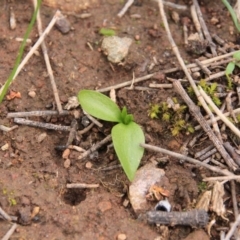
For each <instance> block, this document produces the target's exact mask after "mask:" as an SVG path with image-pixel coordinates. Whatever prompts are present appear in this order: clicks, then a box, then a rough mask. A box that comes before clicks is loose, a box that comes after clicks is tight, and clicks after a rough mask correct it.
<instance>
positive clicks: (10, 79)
mask: <svg viewBox="0 0 240 240" xmlns="http://www.w3.org/2000/svg"><path fill="white" fill-rule="evenodd" d="M41 3H42V0H38V2H37V7H36V9H35V11H34V13H33V16H32V19H31V22H30V23H29V25H28V28H27V31H26V33H25V35H24V38H23V41H22V44H21V46H20V49H19V51H18V56H17V59H16V61H15V64H14V67H13V70H12V72H11V74H10V76H9V77H8V79H7V81H6V82H5V84H4V86H3V88H2V91H1V94H0V103H1V102H2V100H3V98H4V96H5V95H6V93H7V91H8V88H9V86H10V84H11V83H12V81H13V77H14V75H15V73H16V71H17V68H18V66H19V64H20V61H21V59H22V55H23V50H24V48H25V46H26V42H27V39H28V37H29V34H30V32H31V30H32V28H33V25H34V23H35V21H36V17H37V12H38V10H39V8H40V6H41Z"/></svg>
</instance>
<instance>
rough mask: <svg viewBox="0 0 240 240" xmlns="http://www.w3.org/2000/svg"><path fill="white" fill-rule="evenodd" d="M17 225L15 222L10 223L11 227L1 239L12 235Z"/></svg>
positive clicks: (6, 238) (3, 239)
mask: <svg viewBox="0 0 240 240" xmlns="http://www.w3.org/2000/svg"><path fill="white" fill-rule="evenodd" d="M17 226H18V225H17V224H16V223H14V224H13V225H12V227H11V228H10V229H9V230H8V232H7V233H6V234H5V235H4V236H3V238H2V239H1V240H8V239H9V238H10V237H11V236H12V234H13V233H14V231H15V230H16V228H17Z"/></svg>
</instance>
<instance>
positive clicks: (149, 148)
mask: <svg viewBox="0 0 240 240" xmlns="http://www.w3.org/2000/svg"><path fill="white" fill-rule="evenodd" d="M140 146H141V147H143V148H146V149H148V150H151V151H155V152H160V153H163V154H167V155H170V156H172V157H175V158H178V159H181V160H184V161H188V162H190V163H192V164H195V165H199V166H201V167H205V168H207V169H209V170H211V171H213V172H217V173H220V174H222V175H225V176H235V177H236V175H234V174H233V173H231V172H230V171H228V170H226V169H224V170H223V169H220V168H218V167H215V166H211V165H209V164H206V163H203V162H200V161H198V160H196V159H194V158H191V157H187V156H185V155H182V154H179V153H175V152H172V151H169V150H167V149H164V148H160V147H156V146H152V145H150V144H145V143H141V144H140Z"/></svg>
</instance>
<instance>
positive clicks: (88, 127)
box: [78, 122, 94, 135]
mask: <svg viewBox="0 0 240 240" xmlns="http://www.w3.org/2000/svg"><path fill="white" fill-rule="evenodd" d="M93 126H94V123H93V122H92V123H91V124H89V125H88V126H87V127H85V128H84V129H83V130H80V131H78V134H79V135H83V134H84V133H86V132H88V131H89V130H90V129H91V128H92V127H93Z"/></svg>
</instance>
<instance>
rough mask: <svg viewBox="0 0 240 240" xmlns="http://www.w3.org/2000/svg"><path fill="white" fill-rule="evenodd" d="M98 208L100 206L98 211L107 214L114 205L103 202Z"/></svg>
mask: <svg viewBox="0 0 240 240" xmlns="http://www.w3.org/2000/svg"><path fill="white" fill-rule="evenodd" d="M97 206H98V209H99V210H100V211H101V212H105V211H107V210H110V209H111V208H112V204H111V202H109V201H102V202H100V203H98V205H97Z"/></svg>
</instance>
